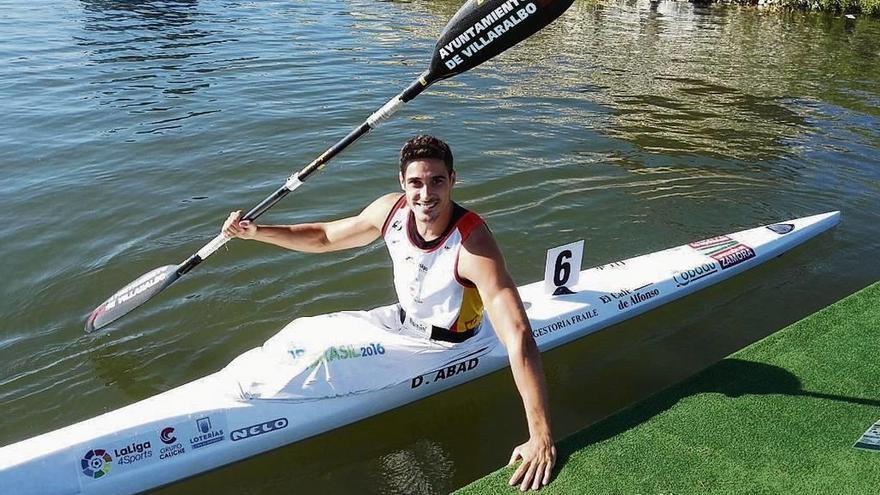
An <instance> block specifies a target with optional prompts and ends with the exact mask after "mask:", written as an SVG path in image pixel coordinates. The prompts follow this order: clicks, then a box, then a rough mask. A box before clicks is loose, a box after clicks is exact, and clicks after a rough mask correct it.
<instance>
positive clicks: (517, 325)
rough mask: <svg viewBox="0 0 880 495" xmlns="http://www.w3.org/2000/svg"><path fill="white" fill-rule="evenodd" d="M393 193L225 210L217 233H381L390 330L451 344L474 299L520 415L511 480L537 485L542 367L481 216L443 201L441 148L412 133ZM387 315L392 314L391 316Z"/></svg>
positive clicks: (309, 242)
mask: <svg viewBox="0 0 880 495" xmlns="http://www.w3.org/2000/svg"><path fill="white" fill-rule="evenodd" d="M399 180H400V185H401V187H402V188H403V194H401V193H391V194H386V195H384V196H382V197H380V198H378V199H377V200H375V201H373V202H372V203H371V204H370V205H369V206H367V207H366V208H365V209H364V210H363V211H361V212H360V214H358V215H356V216H353V217H349V218H343V219H341V220H335V221H331V222H323V223H309V224H299V225H257V224H255V223H253V222H247V221H244V222H241V221H239V219H240V218H241V211H236V212H232V213H231V214H230V215H229V218H227V220H226V221H225V223H224V224H223V228H222V230H223V233H224V234H225V235H226V236H227V237H237V238H241V239H254V240H258V241H261V242H265V243H269V244H274V245H276V246H281V247H284V248H287V249H292V250H296V251H303V252H314V253H323V252H329V251H338V250H342V249H349V248H355V247H361V246H365V245H367V244H369V243H371V242H373V241H375V240H376V239H378V238H379V237H382V238H383V239H384V241H385V243H386V245H387V246H388V250H389V253H390V255H391V259H392V263H393V267H394V286H395V290H396V292H397V296H398V300H399V306H398V307H396V311H395V313H399V325H398V327H399V328H398V331H401V332H409V333H410V334H412V335H418V336H419V337H421V338H425V339H430V340H434V341H441V342H444V343H450V342H451V343H459V342H464V341H466V340H468V339H470V338H472V337H473V336H474V335H475V333H476V332H478V331H479V328H480V323H481V322H482V317H483V307H484V306H485V308H486V309H487V310H488V312H489V315H491V318H492V323H493V327H494V328H495V332H496V334H497V336H498V340H499V341H500V342H501V343H502V344H503V345H504V346H505V348H506V349H507V352H508V355H509V358H510V368H511V370H512V372H513V377H514V381H515V383H516V386H517V389H518V390H519V393H520V395H521V397H522V401H523V405H524V407H525V412H526V417H527V420H528V428H529V440H528V441H527V442H526V443H524V444H522V445H520V446H518V447H516V448H515V449H514V451H513V454H512V456H511V459H510V462H511V463H513V462H515V461H516V460H518V459H522V461H523V462H522V464H521V465H520V466H519V467H518V468H517V470H516V472H515V473H514V474H513V476H512V477H511V479H510V484H511V485H516V484H519V485H520V488H521V489H523V490H526V489H530V488H531V489H538V488H540V487H541V486H543V485H546V484H547V483H548V482H549V481H550V475H551V471H552V469H553V466H554V464H555V462H556V448H555V446H554V444H553V437H552V434H551V431H550V418H549V414H548V411H547V393H546V386H545V380H544V372H543V370H542V367H541V358H540V353H539V352H538V348H537V346H536V345H535V341H534V338H533V337H532V332H531V326H530V324H529V320H528V318H527V317H526V314H525V310H524V308H523V303H522V300H521V299H520V296H519V292H518V291H517V288H516V285H515V284H514V282H513V280H512V279H511V277H510V274H509V273H508V272H507V268H506V267H505V263H504V257H503V255H502V254H501V250H500V249H499V248H498V245H497V244H496V243H495V240H494V238H493V236H492V234H491V232H490V231H489V229H488V228H487V227H486V224H485V223H484V222H483V220H482V219H481V218H480V217H479V216H477V215H476V214H475V213H473V212H470V211H468V210H466V209H464V208H463V207H461V206H460V205H458V204H457V203H455V202H453V201H452V188H453V186H454V185H455V171H454V169H453V157H452V152H451V150H450V149H449V146H448V145H447V144H446V143H444V142H443V141H441V140H439V139H437V138H435V137H433V136H417V137H415V138H413V139H410V140H409V141H407V142H406V143H405V144H404V146H403V148H402V149H401V151H400V174H399ZM396 317H397V314H395V319H396Z"/></svg>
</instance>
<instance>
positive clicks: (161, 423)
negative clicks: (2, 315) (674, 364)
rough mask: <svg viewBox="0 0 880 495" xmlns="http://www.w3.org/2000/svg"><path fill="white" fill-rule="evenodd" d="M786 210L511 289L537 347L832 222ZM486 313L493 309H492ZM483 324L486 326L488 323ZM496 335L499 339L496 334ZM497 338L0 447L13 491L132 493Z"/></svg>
mask: <svg viewBox="0 0 880 495" xmlns="http://www.w3.org/2000/svg"><path fill="white" fill-rule="evenodd" d="M838 221H839V212H830V213H825V214H822V215H815V216H811V217H805V218H800V219H796V220H790V221H787V222H783V223H778V224H773V225H770V226H763V227H757V228H754V229H749V230H745V231H741V232H737V233H733V234H728V235H724V236H718V237H713V238H709V239H706V240H703V241H697V242H693V243H690V244H686V245H683V246H678V247H675V248H671V249H667V250H663V251H658V252H655V253H651V254H647V255H643V256H638V257H635V258H630V259H627V260H623V261H619V262H615V263H611V264H607V265H602V266H598V267H595V268H591V269H589V270H584V271H582V272H581V274H580V282H579V283H578V285H576V286H573V287H570V289H571V290H572V291H573V292H574V294H571V295H564V296H549V295H546V294H545V293H544V287H543V283H542V282H537V283H533V284H529V285H526V286H522V287H520V288H519V290H520V294H521V296H522V298H523V301H524V302H525V303H526V307H527V313H528V316H529V319H530V321H531V324H532V333H533V335H534V337H535V340H536V342H537V344H538V347H539V348H540V349H541V351H546V350H549V349H552V348H554V347H557V346H560V345H563V344H565V343H567V342H570V341H572V340H575V339H578V338H581V337H583V336H585V335H589V334H591V333H593V332H596V331H598V330H601V329H602V328H605V327H607V326H609V325H613V324H614V323H617V322H620V321H623V320H625V319H628V318H631V317H633V316H636V315H638V314H641V313H644V312H646V311H648V310H650V309H652V308H655V307H657V306H660V305H662V304H665V303H667V302H670V301H673V300H675V299H678V298H680V297H683V296H685V295H687V294H690V293H692V292H694V291H697V290H699V289H701V288H703V287H707V286H709V285H713V284H715V283H718V282H720V281H722V280H724V279H726V278H729V277H731V276H733V275H735V274H737V273H739V272H741V271H743V270H746V269H748V268H751V267H753V266H756V265H758V264H760V263H762V262H763V261H766V260H769V259H772V258H775V257H776V256H778V255H780V254H782V253H783V252H785V251H787V250H789V249H791V248H793V247H795V246H797V245H799V244H801V243H803V242H805V241H806V240H808V239H810V238H812V237H814V236H816V235H818V234H820V233H822V232H824V231H825V230H827V229H829V228H831V227H833V226H834V225H836V224H837V222H838ZM490 317H491V315H490ZM481 332H493V330H492V329H491V323H489V322H487V324H486V325H484V327H483V328H482V329H481ZM496 344H497V343H496ZM507 364H508V361H507V355H506V351H505V350H504V347H503V346H501V345H487V346H486V347H485V349H482V350H481V351H480V352H475V353H474V354H472V355H469V356H465V357H462V358H460V359H458V360H457V361H455V362H451V363H449V364H448V365H447V366H444V367H442V368H438V369H428V370H425V372H424V373H422V374H420V375H417V376H408V377H401V380H400V381H398V382H395V383H393V384H391V385H390V386H388V387H385V388H382V389H379V390H375V391H371V392H366V393H360V394H353V395H348V396H341V397H333V398H327V399H321V400H277V399H275V400H273V399H257V400H253V399H250V400H248V399H244V398H243V397H242V396H241V391H240V389H239V388H238V386H237V383H236V382H235V380H234V379H232V377H231V376H230V375H229V374H228V373H226V372H225V371H226V370H225V369H224V370H221V371H219V372H217V373H214V374H212V375H209V376H207V377H204V378H201V379H199V380H196V381H193V382H191V383H188V384H185V385H182V386H180V387H177V388H175V389H172V390H169V391H167V392H164V393H162V394H159V395H156V396H154V397H151V398H149V399H146V400H143V401H140V402H137V403H135V404H131V405H129V406H126V407H123V408H121V409H117V410H115V411H111V412H108V413H106V414H102V415H100V416H97V417H95V418H92V419H89V420H86V421H82V422H80V423H77V424H74V425H71V426H68V427H65V428H61V429H58V430H55V431H52V432H49V433H45V434H43V435H39V436H36V437H33V438H30V439H27V440H23V441H21V442H18V443H15V444H12V445H8V446H5V447H2V448H0V486H2V487H14V493H18V494H41V495H47V494H74V493H102V494H107V493H124V494H127V493H138V492H140V491H144V490H148V489H152V488H156V487H158V486H162V485H165V484H168V483H171V482H174V481H176V480H180V479H183V478H186V477H189V476H193V475H195V474H198V473H201V472H204V471H207V470H210V469H213V468H216V467H219V466H222V465H225V464H229V463H232V462H235V461H238V460H241V459H245V458H247V457H251V456H253V455H256V454H259V453H262V452H266V451H268V450H272V449H275V448H278V447H281V446H284V445H287V444H290V443H294V442H297V441H299V440H302V439H304V438H308V437H311V436H314V435H317V434H320V433H323V432H326V431H329V430H332V429H334V428H338V427H341V426H344V425H347V424H350V423H353V422H355V421H358V420H361V419H364V418H367V417H370V416H373V415H375V414H378V413H381V412H384V411H387V410H390V409H393V408H396V407H398V406H401V405H403V404H406V403H409V402H413V401H415V400H418V399H421V398H423V397H426V396H428V395H432V394H434V393H437V392H439V391H441V390H445V389H449V388H452V387H454V386H456V385H459V384H462V383H464V382H467V381H470V380H472V379H474V378H477V377H479V376H483V375H486V374H488V373H491V372H493V371H496V370H499V369H501V368H503V367H505V366H507Z"/></svg>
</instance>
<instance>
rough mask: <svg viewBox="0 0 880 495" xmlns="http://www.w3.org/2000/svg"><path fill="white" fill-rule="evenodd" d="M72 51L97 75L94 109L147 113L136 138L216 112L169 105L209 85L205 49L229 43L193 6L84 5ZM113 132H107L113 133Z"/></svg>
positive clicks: (212, 66)
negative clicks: (105, 107) (86, 60)
mask: <svg viewBox="0 0 880 495" xmlns="http://www.w3.org/2000/svg"><path fill="white" fill-rule="evenodd" d="M81 5H82V8H83V14H84V15H83V17H82V20H81V22H82V24H83V26H82V33H83V35H82V36H79V37H77V38H76V43H77V45H78V46H80V47H82V48H84V49H85V50H86V51H87V56H88V58H90V59H91V60H92V61H93V62H94V63H95V64H97V70H96V71H94V72H93V76H92V78H91V80H90V81H88V83H89V84H90V85H93V86H94V87H95V91H94V93H93V95H94V96H93V97H94V98H96V99H98V100H99V102H100V104H101V105H110V106H113V107H117V108H120V109H125V110H126V111H127V112H129V113H130V114H149V115H151V117H150V118H149V119H148V120H146V121H141V122H139V125H140V126H143V127H145V128H144V129H140V130H138V131H136V132H135V133H163V132H167V131H170V130H174V129H178V128H180V127H181V125H182V124H181V121H183V120H186V119H190V118H193V117H198V116H201V115H207V114H211V113H215V112H217V111H219V109H217V108H216V107H212V106H208V107H206V108H203V109H199V110H193V109H183V108H179V107H180V104H178V103H176V102H175V100H176V99H179V98H181V97H183V96H187V95H192V94H194V93H197V92H199V91H200V90H203V89H206V88H209V87H210V85H211V80H210V79H209V78H208V77H207V75H208V74H210V73H211V72H213V71H215V70H216V68H217V67H216V62H217V61H216V60H215V51H214V50H213V49H212V48H210V45H215V44H220V43H226V42H229V41H232V40H231V39H229V37H226V36H221V33H220V31H218V30H217V29H216V28H214V27H212V26H211V17H212V15H211V14H208V13H205V12H201V11H200V10H199V8H198V7H199V5H198V2H196V1H194V0H193V1H186V0H179V1H147V2H125V1H109V0H108V1H101V0H83V1H81ZM120 130H121V129H118V128H117V129H113V130H111V131H110V132H118V131H120Z"/></svg>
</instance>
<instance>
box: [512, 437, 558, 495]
mask: <svg viewBox="0 0 880 495" xmlns="http://www.w3.org/2000/svg"><path fill="white" fill-rule="evenodd" d="M518 459H522V464H520V465H519V467H517V468H516V471H515V472H514V473H513V476H511V477H510V482H509V483H510V485H511V486H516V485H519V489H520V490H522V491H526V490H529V489H531V490H537V489H539V488H541V487H542V486H545V485H547V484H548V483H550V476H551V474H552V473H553V466H554V465H555V464H556V446H554V445H553V439H552V438H551V437H550V436H549V435H548V436H541V437H535V436H532V437H531V438H529V441H528V442H526V443H524V444H522V445H520V446H519V447H517V448H515V449H513V455H511V456H510V463H509V464H508V465H512V464H513V463H514V462H516V461H517V460H518Z"/></svg>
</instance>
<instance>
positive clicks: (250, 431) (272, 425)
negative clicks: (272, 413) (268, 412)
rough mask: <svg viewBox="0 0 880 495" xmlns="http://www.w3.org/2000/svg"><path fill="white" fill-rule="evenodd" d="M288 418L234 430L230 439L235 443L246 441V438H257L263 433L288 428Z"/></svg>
mask: <svg viewBox="0 0 880 495" xmlns="http://www.w3.org/2000/svg"><path fill="white" fill-rule="evenodd" d="M287 424H288V422H287V418H278V419H273V420H271V421H266V422H265V423H260V424H258V425H252V426H246V427H244V428H239V429H238V430H232V434H231V435H230V438H231V439H232V441H233V442H237V441H239V440H244V439H245V438H250V437H255V436H257V435H262V434H263V433H269V432H273V431H276V430H281V429H284V428H287Z"/></svg>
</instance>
